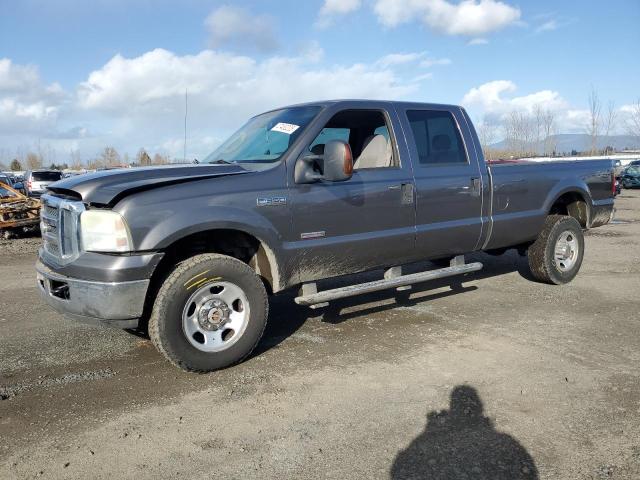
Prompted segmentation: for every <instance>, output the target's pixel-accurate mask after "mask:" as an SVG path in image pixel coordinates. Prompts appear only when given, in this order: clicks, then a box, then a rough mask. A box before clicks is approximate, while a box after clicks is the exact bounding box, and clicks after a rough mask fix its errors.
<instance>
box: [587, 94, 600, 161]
mask: <svg viewBox="0 0 640 480" xmlns="http://www.w3.org/2000/svg"><path fill="white" fill-rule="evenodd" d="M601 113H602V105H601V104H600V97H599V96H598V92H597V91H596V89H595V88H594V87H591V92H590V93H589V123H588V124H587V133H588V134H589V138H590V139H591V150H590V153H591V155H595V154H597V153H598V136H599V135H600V122H601Z"/></svg>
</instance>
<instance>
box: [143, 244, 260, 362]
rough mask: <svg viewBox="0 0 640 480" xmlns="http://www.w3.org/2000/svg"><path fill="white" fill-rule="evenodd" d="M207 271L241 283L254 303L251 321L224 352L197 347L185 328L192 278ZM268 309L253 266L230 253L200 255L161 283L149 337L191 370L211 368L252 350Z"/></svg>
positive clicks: (171, 360)
mask: <svg viewBox="0 0 640 480" xmlns="http://www.w3.org/2000/svg"><path fill="white" fill-rule="evenodd" d="M203 272H208V274H210V275H215V276H216V277H221V278H222V279H224V280H228V281H230V282H233V283H234V284H236V285H237V286H239V287H240V288H241V289H242V290H243V292H244V293H245V295H246V296H247V299H248V301H249V304H250V311H249V322H248V324H247V327H246V329H245V330H244V332H243V333H242V336H241V337H240V338H239V339H238V340H237V341H236V342H235V343H234V344H233V345H231V346H230V347H229V348H228V349H226V350H223V351H220V352H203V351H201V350H198V349H196V348H195V347H194V346H193V345H191V344H190V343H189V341H188V340H187V337H186V336H185V334H184V331H183V328H182V312H183V309H184V306H185V303H186V302H187V300H188V299H189V297H190V292H189V290H188V287H187V286H188V285H189V280H190V279H192V278H193V277H194V276H197V275H199V274H200V275H202V274H203ZM268 312H269V302H268V297H267V292H266V290H265V287H264V284H263V283H262V280H261V279H260V277H259V276H258V275H257V274H256V273H255V271H254V270H253V269H252V268H251V267H249V266H248V265H247V264H245V263H243V262H241V261H240V260H238V259H236V258H233V257H229V256H226V255H219V254H202V255H196V256H194V257H191V258H189V259H188V260H185V261H184V262H182V263H180V264H179V265H178V266H177V267H176V268H175V269H174V270H173V271H172V272H171V274H169V276H168V277H167V278H166V280H165V281H164V283H163V284H162V286H161V287H160V290H159V291H158V295H157V296H156V299H155V302H154V305H153V310H152V313H151V317H150V319H149V337H150V338H151V341H152V342H153V344H154V345H155V347H156V348H157V349H158V351H159V352H160V353H162V354H163V355H164V356H165V357H166V359H167V360H169V362H171V363H172V364H173V365H175V366H176V367H178V368H181V369H182V370H186V371H189V372H197V373H206V372H211V371H213V370H219V369H221V368H225V367H229V366H231V365H234V364H236V363H239V362H241V361H242V360H244V359H245V358H246V357H247V356H248V355H249V354H251V352H252V351H253V349H254V348H255V347H256V345H257V344H258V342H259V341H260V338H261V337H262V334H263V333H264V330H265V328H266V325H267V317H268Z"/></svg>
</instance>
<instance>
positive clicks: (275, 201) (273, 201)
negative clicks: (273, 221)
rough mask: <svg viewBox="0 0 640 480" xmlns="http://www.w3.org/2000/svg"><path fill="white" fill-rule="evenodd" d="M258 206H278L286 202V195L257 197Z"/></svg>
mask: <svg viewBox="0 0 640 480" xmlns="http://www.w3.org/2000/svg"><path fill="white" fill-rule="evenodd" d="M257 204H258V206H259V207H278V206H280V205H286V204H287V197H258V199H257Z"/></svg>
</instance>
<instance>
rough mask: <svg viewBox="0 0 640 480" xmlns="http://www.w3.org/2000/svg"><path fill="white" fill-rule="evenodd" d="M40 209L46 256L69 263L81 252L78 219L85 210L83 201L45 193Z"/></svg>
mask: <svg viewBox="0 0 640 480" xmlns="http://www.w3.org/2000/svg"><path fill="white" fill-rule="evenodd" d="M41 200H42V209H41V210H40V230H41V232H42V240H43V247H44V248H43V250H44V254H45V256H46V257H47V258H48V259H49V260H50V261H53V262H54V263H57V264H65V263H68V262H70V261H72V260H74V259H75V258H77V257H78V255H79V254H80V239H79V231H78V220H79V218H80V214H81V213H82V211H83V210H84V205H83V203H82V202H76V201H71V200H66V199H64V198H60V197H55V196H53V195H43V196H42V197H41Z"/></svg>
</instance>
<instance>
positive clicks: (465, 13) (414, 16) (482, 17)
mask: <svg viewBox="0 0 640 480" xmlns="http://www.w3.org/2000/svg"><path fill="white" fill-rule="evenodd" d="M374 11H375V13H376V15H377V16H378V20H379V21H380V23H382V24H383V25H385V26H387V27H396V26H398V25H400V24H402V23H407V22H410V21H413V20H419V21H421V22H422V23H423V24H425V25H426V26H427V27H429V28H432V29H433V30H436V31H438V32H441V33H444V34H447V35H464V36H472V37H477V36H480V35H485V34H487V33H490V32H494V31H497V30H500V29H502V28H504V27H506V26H508V25H511V24H514V23H515V22H517V21H518V20H519V19H520V9H519V8H517V7H512V6H510V5H508V4H507V3H505V2H502V1H498V0H463V1H462V2H460V3H451V2H450V1H447V0H376V2H375V5H374Z"/></svg>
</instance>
